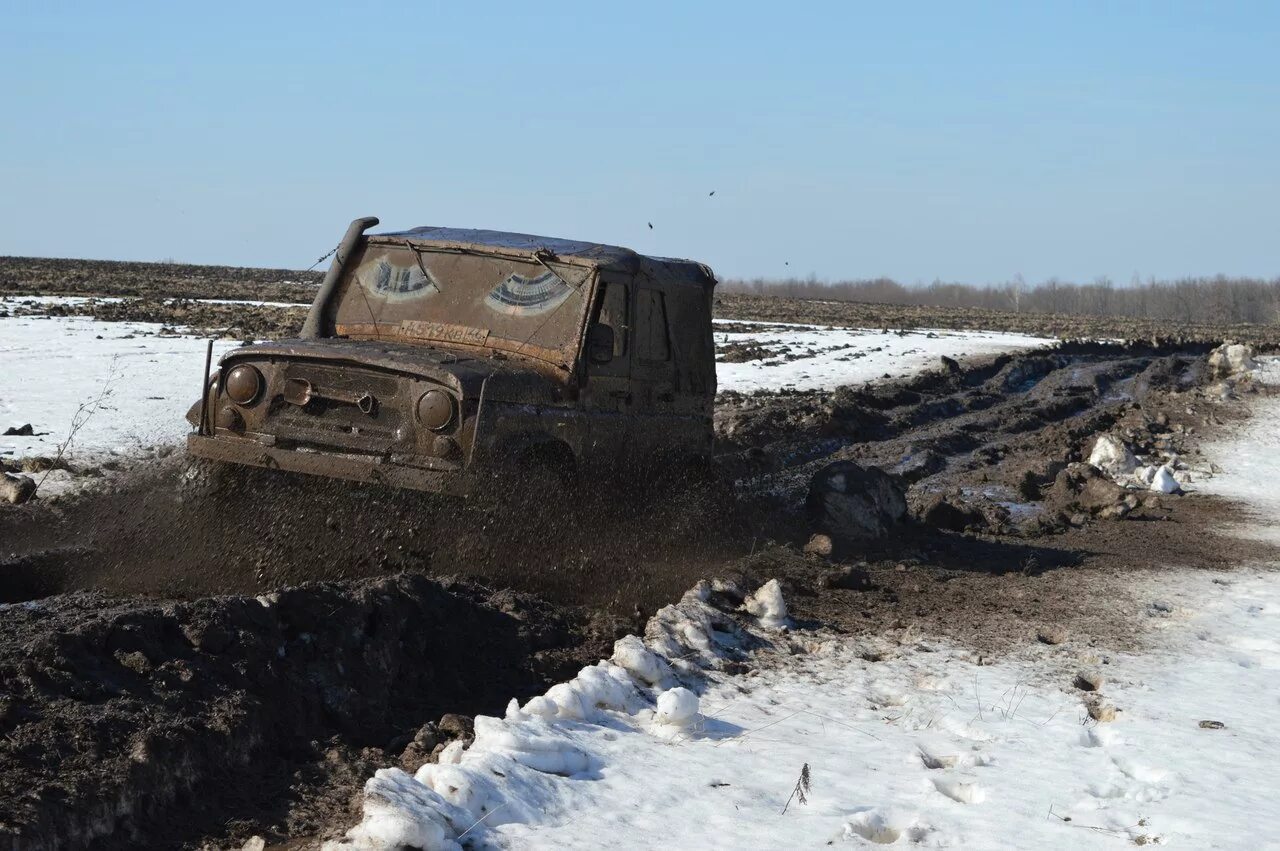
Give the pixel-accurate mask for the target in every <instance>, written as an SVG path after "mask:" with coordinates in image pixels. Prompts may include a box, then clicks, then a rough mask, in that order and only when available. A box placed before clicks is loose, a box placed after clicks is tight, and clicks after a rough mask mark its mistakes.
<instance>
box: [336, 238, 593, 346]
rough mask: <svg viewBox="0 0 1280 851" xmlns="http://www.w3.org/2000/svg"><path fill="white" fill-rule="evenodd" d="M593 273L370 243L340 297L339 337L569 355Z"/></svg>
mask: <svg viewBox="0 0 1280 851" xmlns="http://www.w3.org/2000/svg"><path fill="white" fill-rule="evenodd" d="M592 274H593V270H591V269H589V268H583V267H581V266H573V265H568V264H565V263H561V262H559V261H557V260H556V259H555V258H554V257H553V256H550V255H548V256H547V257H546V258H544V260H543V262H538V261H537V260H532V261H522V260H513V259H510V258H506V257H493V256H487V255H484V254H477V253H470V252H461V251H441V250H438V249H432V248H430V247H424V246H414V247H410V246H409V245H407V244H396V245H388V244H378V243H369V244H367V245H366V246H365V247H364V249H363V250H362V251H361V252H359V253H357V254H356V256H355V257H353V258H352V262H351V266H350V269H349V271H348V272H347V273H346V275H344V278H343V281H342V282H341V284H340V285H339V287H338V291H337V293H335V296H334V304H335V305H336V308H335V310H334V313H333V316H334V331H335V332H336V333H337V334H338V336H343V337H356V338H361V339H380V340H397V341H403V342H415V343H443V344H446V345H450V344H452V345H464V346H486V347H489V348H493V349H498V350H501V351H508V352H519V353H524V354H528V355H531V356H533V357H537V358H540V359H542V360H550V361H553V362H557V363H565V362H566V359H567V358H571V357H572V352H573V349H574V348H575V347H576V343H577V335H578V333H579V322H580V320H581V318H582V310H583V299H584V298H585V297H586V294H587V292H588V291H589V286H588V281H589V279H590V277H591V275H592Z"/></svg>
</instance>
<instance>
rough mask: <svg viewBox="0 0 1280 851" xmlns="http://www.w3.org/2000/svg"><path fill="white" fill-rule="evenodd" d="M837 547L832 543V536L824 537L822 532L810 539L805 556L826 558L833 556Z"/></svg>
mask: <svg viewBox="0 0 1280 851" xmlns="http://www.w3.org/2000/svg"><path fill="white" fill-rule="evenodd" d="M834 547H835V545H834V544H833V542H832V541H831V536H830V535H824V534H822V533H821V532H818V533H816V534H815V535H813V536H812V537H810V538H809V542H808V543H806V544H805V545H804V552H805V555H814V556H822V557H823V558H826V557H827V556H829V555H831V552H832V550H833V549H834Z"/></svg>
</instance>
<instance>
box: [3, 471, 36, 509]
mask: <svg viewBox="0 0 1280 851" xmlns="http://www.w3.org/2000/svg"><path fill="white" fill-rule="evenodd" d="M35 492H36V483H35V480H34V479H32V478H31V477H30V476H15V475H13V474H11V473H0V500H4V501H5V502H7V503H9V504H10V505H21V504H22V503H24V502H26V501H27V500H29V499H31V497H32V496H34V495H35Z"/></svg>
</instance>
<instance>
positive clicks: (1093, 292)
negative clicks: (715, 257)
mask: <svg viewBox="0 0 1280 851" xmlns="http://www.w3.org/2000/svg"><path fill="white" fill-rule="evenodd" d="M719 289H720V290H721V291H726V292H737V293H747V294H750V295H769V296H781V297H785V298H804V299H827V300H832V301H851V302H867V303H873V304H893V305H915V306H931V307H963V308H979V309H987V310H1006V311H1012V312H1015V313H1057V314H1068V315H1074V316H1128V317H1135V318H1142V319H1156V320H1168V321H1170V322H1182V323H1192V322H1199V323H1215V324H1216V323H1222V324H1239V323H1250V324H1259V325H1266V324H1277V323H1280V278H1273V279H1271V280H1263V279H1261V278H1228V277H1225V276H1222V275H1219V276H1217V277H1213V278H1180V279H1178V280H1174V281H1156V280H1148V281H1146V282H1139V281H1133V282H1132V283H1130V284H1129V285H1128V286H1116V285H1115V284H1113V283H1112V282H1111V281H1110V280H1108V279H1106V278H1099V279H1098V280H1096V281H1094V282H1093V283H1089V284H1076V283H1069V282H1065V281H1059V280H1057V279H1055V278H1050V279H1049V280H1047V281H1045V282H1043V283H1040V284H1035V285H1028V284H1027V283H1026V282H1025V281H1023V280H1022V278H1021V277H1020V276H1019V277H1016V278H1014V279H1013V280H1012V281H1008V282H1006V283H1003V284H985V285H973V284H952V283H946V282H943V281H934V282H933V283H932V284H929V285H927V286H906V285H904V284H900V283H898V282H897V281H893V280H890V279H888V278H875V279H871V280H856V281H838V282H835V283H825V282H822V281H819V280H817V279H816V278H807V279H799V278H790V279H786V280H765V279H762V278H756V279H754V280H750V281H746V280H727V281H722V282H721V283H720V285H719Z"/></svg>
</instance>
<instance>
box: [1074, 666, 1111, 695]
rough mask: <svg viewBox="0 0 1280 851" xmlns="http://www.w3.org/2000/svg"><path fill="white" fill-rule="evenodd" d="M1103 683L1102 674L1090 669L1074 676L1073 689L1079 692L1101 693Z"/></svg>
mask: <svg viewBox="0 0 1280 851" xmlns="http://www.w3.org/2000/svg"><path fill="white" fill-rule="evenodd" d="M1103 682H1105V680H1104V679H1103V677H1102V674H1101V673H1099V672H1098V671H1095V670H1093V669H1091V668H1090V669H1085V670H1083V671H1080V672H1079V673H1078V674H1076V679H1075V687H1076V688H1078V689H1080V690H1081V691H1102V684H1103Z"/></svg>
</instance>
